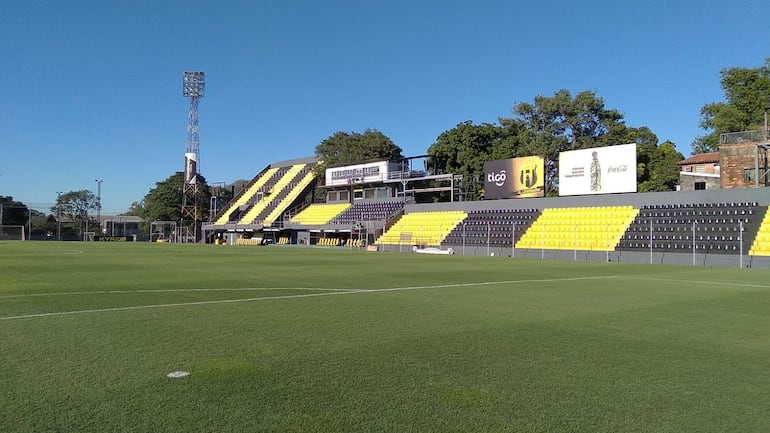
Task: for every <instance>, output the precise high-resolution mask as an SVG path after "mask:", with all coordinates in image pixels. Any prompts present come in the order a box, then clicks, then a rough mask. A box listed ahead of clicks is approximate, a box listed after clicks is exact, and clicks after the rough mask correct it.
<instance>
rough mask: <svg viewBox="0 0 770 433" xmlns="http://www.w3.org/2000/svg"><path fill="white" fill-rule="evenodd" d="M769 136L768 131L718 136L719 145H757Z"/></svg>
mask: <svg viewBox="0 0 770 433" xmlns="http://www.w3.org/2000/svg"><path fill="white" fill-rule="evenodd" d="M769 136H770V130H765V131H763V130H761V129H758V130H756V131H741V132H727V133H724V134H719V144H738V143H759V142H762V141H765V140H767V139H768V137H769Z"/></svg>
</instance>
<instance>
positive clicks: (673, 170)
mask: <svg viewBox="0 0 770 433" xmlns="http://www.w3.org/2000/svg"><path fill="white" fill-rule="evenodd" d="M512 111H513V114H514V116H513V117H512V118H500V119H499V121H500V124H499V125H497V124H489V123H482V124H474V123H473V122H471V121H466V122H463V123H460V124H458V125H457V126H455V127H454V128H452V129H450V130H448V131H444V132H442V133H441V134H440V135H439V136H438V137H437V138H436V141H435V142H434V143H433V144H432V145H431V146H430V148H429V149H428V154H429V155H430V158H431V162H430V164H429V165H430V166H431V167H435V169H434V171H435V172H436V173H434V174H437V173H455V174H462V175H463V177H464V179H466V193H467V198H468V199H469V200H474V199H478V198H481V197H482V191H483V185H484V182H483V179H482V178H481V176H483V169H484V163H485V162H486V161H489V160H495V159H507V158H513V157H519V156H530V155H540V156H542V157H543V160H544V165H545V167H544V168H545V183H546V192H547V194H548V195H555V194H556V193H557V188H558V185H557V183H558V172H557V168H558V167H557V164H558V158H559V153H560V152H564V151H568V150H576V149H585V148H591V147H600V146H610V145H617V144H626V143H636V144H637V145H638V147H637V161H638V163H639V167H638V168H639V170H638V171H637V174H638V182H639V185H640V186H639V190H640V191H671V190H674V189H675V187H676V184H677V183H678V182H679V167H678V166H677V164H676V163H677V162H678V161H680V160H681V159H683V156H682V155H681V153H679V152H677V151H676V148H675V146H674V144H673V143H671V142H666V143H663V144H662V145H661V146H658V137H657V136H656V135H655V134H654V133H653V132H652V131H651V130H650V129H649V128H647V127H645V126H642V127H629V126H626V124H625V123H624V120H623V116H622V115H621V114H620V112H619V111H617V110H614V109H608V108H606V107H605V104H604V100H603V99H602V98H600V97H598V96H596V94H595V93H594V92H591V91H583V92H580V93H578V94H577V95H575V96H574V97H573V96H572V94H571V93H570V92H569V91H567V90H559V91H558V92H556V93H555V94H554V95H553V96H550V97H548V96H538V97H536V98H535V100H534V102H533V103H527V102H522V103H518V104H516V105H515V106H514V107H513V110H512Z"/></svg>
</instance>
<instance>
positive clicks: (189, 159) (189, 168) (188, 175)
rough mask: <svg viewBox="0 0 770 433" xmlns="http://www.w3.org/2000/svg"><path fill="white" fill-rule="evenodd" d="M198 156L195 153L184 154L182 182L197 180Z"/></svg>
mask: <svg viewBox="0 0 770 433" xmlns="http://www.w3.org/2000/svg"><path fill="white" fill-rule="evenodd" d="M197 170H198V156H197V155H196V154H195V153H191V152H188V153H185V154H184V182H185V183H186V184H188V185H191V184H194V183H195V182H196V181H197V178H196V176H197V174H198V171H197Z"/></svg>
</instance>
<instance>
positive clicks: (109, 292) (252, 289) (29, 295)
mask: <svg viewBox="0 0 770 433" xmlns="http://www.w3.org/2000/svg"><path fill="white" fill-rule="evenodd" d="M261 290H313V291H334V292H341V291H346V290H347V291H352V290H359V289H322V288H320V287H242V288H236V289H139V290H98V291H94V292H53V293H23V294H18V295H0V299H9V298H33V297H41V296H69V295H112V294H132V293H173V292H258V291H261Z"/></svg>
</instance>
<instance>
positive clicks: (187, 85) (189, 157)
mask: <svg viewBox="0 0 770 433" xmlns="http://www.w3.org/2000/svg"><path fill="white" fill-rule="evenodd" d="M205 87H206V73H205V72H201V71H196V72H185V73H184V77H183V79H182V96H184V97H185V98H190V112H189V122H188V124H187V148H186V150H185V154H184V181H183V186H182V221H181V224H180V238H181V239H179V240H178V241H181V242H191V241H192V242H196V241H197V240H198V222H199V221H200V220H201V216H200V206H198V102H200V99H201V98H202V97H203V93H204V90H205Z"/></svg>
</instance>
